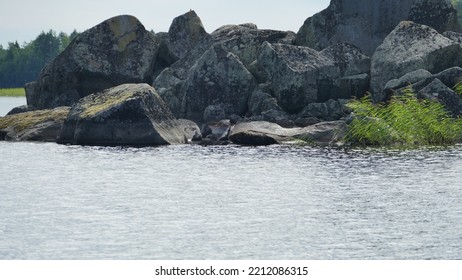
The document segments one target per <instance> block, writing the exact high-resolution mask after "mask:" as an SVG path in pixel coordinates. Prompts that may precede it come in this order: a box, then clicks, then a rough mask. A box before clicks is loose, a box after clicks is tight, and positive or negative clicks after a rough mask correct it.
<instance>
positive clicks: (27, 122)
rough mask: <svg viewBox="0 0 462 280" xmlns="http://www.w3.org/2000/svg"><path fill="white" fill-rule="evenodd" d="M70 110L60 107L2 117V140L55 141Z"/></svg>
mask: <svg viewBox="0 0 462 280" xmlns="http://www.w3.org/2000/svg"><path fill="white" fill-rule="evenodd" d="M69 110H70V108H69V107H58V108H55V109H49V110H37V111H29V112H23V113H17V114H12V115H8V116H5V117H3V118H0V140H8V141H40V142H55V141H56V138H57V136H58V134H59V131H60V130H61V127H62V125H63V123H64V120H65V119H66V117H67V114H68V113H69Z"/></svg>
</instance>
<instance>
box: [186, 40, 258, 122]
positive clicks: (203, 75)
mask: <svg viewBox="0 0 462 280" xmlns="http://www.w3.org/2000/svg"><path fill="white" fill-rule="evenodd" d="M256 84H257V83H256V80H255V78H254V77H253V76H252V74H250V72H249V71H248V70H247V68H245V66H244V65H243V64H242V62H241V61H240V60H239V58H238V57H237V56H236V55H234V54H232V53H230V52H228V51H227V50H226V49H225V48H224V47H223V46H222V45H214V47H212V48H211V49H209V50H208V51H207V52H205V53H204V55H203V56H202V57H201V58H200V59H199V60H198V61H197V62H196V63H195V64H194V66H193V67H192V68H191V69H190V71H189V77H188V79H187V80H186V81H185V83H184V85H183V90H184V100H183V102H184V107H183V110H184V113H185V117H186V118H187V119H191V120H194V121H197V122H202V121H203V116H204V111H205V109H206V108H207V107H208V106H209V105H217V104H221V105H222V107H223V108H224V109H225V110H226V111H225V115H232V114H237V115H243V114H245V113H246V112H247V110H248V109H247V100H248V98H249V95H250V93H251V92H252V91H253V89H254V88H255V86H256Z"/></svg>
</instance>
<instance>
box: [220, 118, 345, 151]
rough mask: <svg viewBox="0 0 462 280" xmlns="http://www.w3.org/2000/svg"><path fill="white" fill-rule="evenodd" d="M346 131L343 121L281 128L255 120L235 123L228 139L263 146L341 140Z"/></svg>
mask: <svg viewBox="0 0 462 280" xmlns="http://www.w3.org/2000/svg"><path fill="white" fill-rule="evenodd" d="M345 132H346V124H345V122H344V121H335V122H322V123H318V124H315V125H311V126H307V127H303V128H283V127H281V126H279V125H278V124H275V123H270V122H264V121H255V122H247V123H240V124H237V125H235V126H234V127H233V128H232V129H231V132H230V134H229V139H230V140H231V141H232V142H233V143H235V144H240V145H252V146H263V145H272V144H283V143H287V142H291V141H294V140H302V141H305V142H309V143H316V144H333V143H335V142H338V141H341V139H342V138H343V137H344V135H345Z"/></svg>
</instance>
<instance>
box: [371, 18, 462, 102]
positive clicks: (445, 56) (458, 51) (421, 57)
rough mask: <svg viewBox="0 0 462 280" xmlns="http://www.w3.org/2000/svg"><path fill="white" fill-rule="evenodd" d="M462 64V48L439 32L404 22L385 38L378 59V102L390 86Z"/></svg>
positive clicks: (374, 67) (373, 78)
mask: <svg viewBox="0 0 462 280" xmlns="http://www.w3.org/2000/svg"><path fill="white" fill-rule="evenodd" d="M461 64H462V48H461V46H460V45H459V44H458V43H456V42H454V41H453V40H450V39H448V38H447V37H444V36H443V35H441V34H439V33H438V32H437V31H436V30H435V29H433V28H431V27H428V26H425V25H420V24H416V23H413V22H401V23H400V24H399V25H398V26H397V27H396V28H395V29H394V30H393V32H391V33H390V35H389V36H387V38H385V40H384V42H383V44H382V45H380V46H379V47H378V48H377V50H376V52H375V53H374V56H373V57H372V67H371V88H372V93H373V98H374V100H375V101H383V100H384V99H385V98H386V93H384V92H383V89H384V88H385V86H386V84H387V82H389V81H390V80H393V79H397V78H400V77H402V76H404V75H405V74H407V73H410V72H413V71H416V70H419V69H424V70H427V71H429V72H431V73H437V72H440V71H443V70H444V69H447V68H450V67H452V66H457V65H461Z"/></svg>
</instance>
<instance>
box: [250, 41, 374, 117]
mask: <svg viewBox="0 0 462 280" xmlns="http://www.w3.org/2000/svg"><path fill="white" fill-rule="evenodd" d="M258 63H259V64H260V67H261V68H262V69H264V71H265V74H266V77H265V79H266V80H267V81H269V82H271V88H272V91H273V93H274V96H275V98H276V99H277V102H278V104H279V105H280V106H281V107H282V108H283V109H284V110H285V111H287V112H288V113H292V114H293V113H298V112H300V111H301V110H302V109H303V108H304V107H305V106H307V105H308V104H310V103H315V102H325V101H327V100H329V99H331V98H339V97H341V96H340V95H339V92H341V90H340V86H341V78H342V77H345V76H351V75H359V74H363V73H367V72H368V71H369V63H370V59H369V57H367V56H365V55H364V54H362V53H361V52H360V51H359V50H358V49H357V48H355V47H353V46H351V45H347V44H340V45H336V46H332V47H330V48H327V49H325V50H323V51H321V52H318V51H316V50H313V49H311V48H307V47H300V46H293V45H285V44H269V43H267V42H265V43H263V46H262V50H261V54H260V57H259V59H258Z"/></svg>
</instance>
